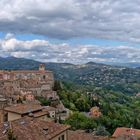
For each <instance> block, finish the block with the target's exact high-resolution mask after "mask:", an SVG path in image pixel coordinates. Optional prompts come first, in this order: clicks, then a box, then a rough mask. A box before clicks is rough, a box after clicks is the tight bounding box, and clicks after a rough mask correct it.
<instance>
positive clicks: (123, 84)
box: [0, 57, 140, 94]
mask: <svg viewBox="0 0 140 140" xmlns="http://www.w3.org/2000/svg"><path fill="white" fill-rule="evenodd" d="M40 63H41V62H38V61H35V60H30V59H25V58H16V57H7V58H0V69H1V70H35V69H38V65H39V64H40ZM45 66H46V69H47V70H51V71H53V73H54V76H55V79H56V80H60V81H65V82H70V83H75V84H78V85H83V86H84V85H85V86H95V87H102V88H106V89H109V90H113V91H120V92H122V93H125V94H136V93H138V92H139V91H140V86H139V83H140V68H139V67H136V68H133V67H126V66H114V65H107V64H100V63H94V62H88V63H86V64H78V65H74V64H70V63H52V62H48V63H45ZM137 66H138V65H137Z"/></svg>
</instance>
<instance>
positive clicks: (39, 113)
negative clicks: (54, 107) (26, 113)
mask: <svg viewBox="0 0 140 140" xmlns="http://www.w3.org/2000/svg"><path fill="white" fill-rule="evenodd" d="M47 114H49V113H48V111H46V110H42V111H38V112H34V113H33V115H34V117H35V118H38V117H41V116H44V115H47Z"/></svg>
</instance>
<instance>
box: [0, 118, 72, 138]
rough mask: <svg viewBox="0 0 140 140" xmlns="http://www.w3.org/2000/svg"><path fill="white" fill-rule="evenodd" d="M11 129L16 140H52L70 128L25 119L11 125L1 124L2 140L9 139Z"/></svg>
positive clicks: (0, 135) (0, 133)
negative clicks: (8, 132) (8, 131)
mask: <svg viewBox="0 0 140 140" xmlns="http://www.w3.org/2000/svg"><path fill="white" fill-rule="evenodd" d="M9 128H12V131H13V134H14V136H15V137H16V140H51V139H52V138H54V137H55V136H57V135H58V134H60V133H62V132H64V131H65V130H67V129H69V128H70V126H68V125H62V124H57V123H54V122H46V121H41V120H37V119H34V120H32V119H31V118H28V117H25V118H21V119H19V120H15V121H12V122H11V123H9V122H6V123H1V124H0V140H3V139H4V138H6V137H7V130H8V129H9Z"/></svg>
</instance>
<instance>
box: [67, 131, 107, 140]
mask: <svg viewBox="0 0 140 140" xmlns="http://www.w3.org/2000/svg"><path fill="white" fill-rule="evenodd" d="M68 138H69V139H68V140H109V138H108V137H103V136H95V135H93V134H91V133H85V132H80V131H70V130H69V131H68Z"/></svg>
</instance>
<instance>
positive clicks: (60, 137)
mask: <svg viewBox="0 0 140 140" xmlns="http://www.w3.org/2000/svg"><path fill="white" fill-rule="evenodd" d="M53 86H54V77H53V73H52V72H51V71H46V70H45V65H43V64H41V65H40V66H39V70H27V71H26V70H24V71H23V70H21V71H0V140H7V139H8V140H138V138H139V136H140V130H136V129H128V128H118V129H116V131H115V132H114V134H113V136H112V137H111V138H110V137H104V136H95V135H94V134H92V133H85V132H83V131H80V130H78V131H72V130H70V126H69V125H64V124H59V119H62V120H65V119H66V118H67V117H69V110H68V109H66V108H65V107H64V105H63V104H62V102H61V101H60V100H59V97H58V95H57V93H56V92H55V91H53ZM36 96H42V97H43V98H46V99H49V100H51V101H56V100H57V101H59V102H58V104H57V105H56V106H55V107H54V106H42V105H41V104H40V102H39V101H37V100H36V98H35V97H36ZM21 101H22V102H21ZM90 112H91V113H90V115H91V116H92V117H94V118H96V117H99V116H100V115H102V114H101V112H100V110H99V108H97V107H94V108H92V109H91V110H90Z"/></svg>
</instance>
